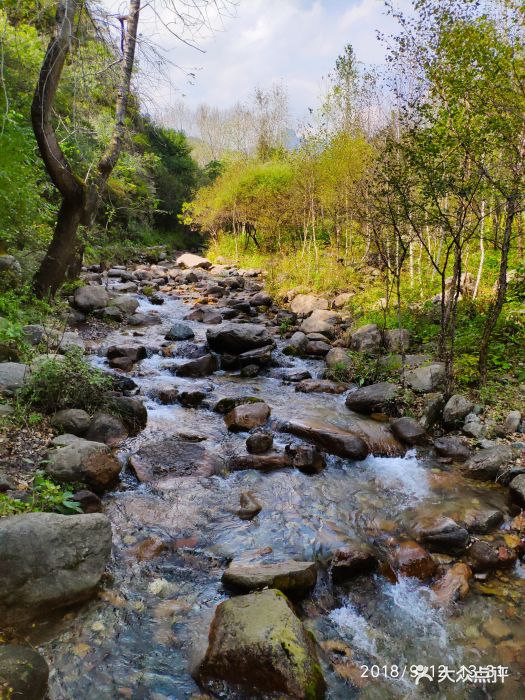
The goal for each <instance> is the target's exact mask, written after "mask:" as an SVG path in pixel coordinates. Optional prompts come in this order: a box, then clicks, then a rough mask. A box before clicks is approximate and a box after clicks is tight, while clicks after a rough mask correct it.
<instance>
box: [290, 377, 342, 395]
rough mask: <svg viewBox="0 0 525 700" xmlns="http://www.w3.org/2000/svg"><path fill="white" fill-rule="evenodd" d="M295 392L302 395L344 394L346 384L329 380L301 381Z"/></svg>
mask: <svg viewBox="0 0 525 700" xmlns="http://www.w3.org/2000/svg"><path fill="white" fill-rule="evenodd" d="M295 391H301V392H303V394H320V393H325V394H344V393H345V391H348V384H342V383H341V382H333V381H331V380H330V379H303V380H302V381H300V382H298V383H297V385H296V387H295Z"/></svg>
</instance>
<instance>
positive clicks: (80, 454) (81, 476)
mask: <svg viewBox="0 0 525 700" xmlns="http://www.w3.org/2000/svg"><path fill="white" fill-rule="evenodd" d="M70 438H71V439H70V441H69V444H66V445H65V446H64V447H59V448H58V449H53V450H50V452H49V453H48V456H47V462H46V465H45V470H46V472H47V473H48V474H49V475H50V476H51V477H52V478H53V479H56V480H57V481H60V482H62V483H67V484H69V483H77V482H78V483H81V484H85V485H86V486H88V487H89V488H91V489H93V491H96V492H97V493H100V492H102V491H105V490H106V489H109V488H112V487H113V486H115V484H116V483H117V482H118V479H119V475H120V464H119V462H118V460H117V458H116V457H114V456H113V455H112V454H111V451H110V449H109V447H108V446H107V445H104V444H102V443H100V442H92V441H90V440H84V439H83V438H79V437H75V436H70Z"/></svg>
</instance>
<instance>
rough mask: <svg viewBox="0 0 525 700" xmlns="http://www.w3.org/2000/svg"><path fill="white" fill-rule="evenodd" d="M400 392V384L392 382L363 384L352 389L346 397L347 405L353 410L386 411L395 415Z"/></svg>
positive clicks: (367, 413) (357, 411)
mask: <svg viewBox="0 0 525 700" xmlns="http://www.w3.org/2000/svg"><path fill="white" fill-rule="evenodd" d="M398 394H399V386H397V384H391V383H390V382H378V383H377V384H370V385H369V386H363V387H360V388H359V389H356V391H352V392H351V393H350V394H348V396H347V397H346V402H345V403H346V406H347V408H349V409H350V410H351V411H355V412H356V413H363V414H365V415H369V414H370V413H386V414H387V415H395V413H396V411H397V407H396V399H397V396H398Z"/></svg>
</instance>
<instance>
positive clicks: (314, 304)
mask: <svg viewBox="0 0 525 700" xmlns="http://www.w3.org/2000/svg"><path fill="white" fill-rule="evenodd" d="M290 309H291V310H292V311H293V312H294V313H295V314H300V315H301V316H307V315H308V314H311V313H312V311H315V310H316V309H328V300H327V299H323V298H322V297H318V296H316V295H315V294H297V296H295V297H294V298H293V299H292V302H291V304H290Z"/></svg>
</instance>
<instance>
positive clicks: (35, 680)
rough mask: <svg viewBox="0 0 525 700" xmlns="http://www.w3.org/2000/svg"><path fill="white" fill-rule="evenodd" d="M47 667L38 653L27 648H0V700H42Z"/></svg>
mask: <svg viewBox="0 0 525 700" xmlns="http://www.w3.org/2000/svg"><path fill="white" fill-rule="evenodd" d="M48 678H49V667H48V665H47V663H46V660H45V659H44V657H43V656H41V655H40V654H39V653H38V652H36V651H34V649H31V647H28V646H22V645H18V644H17V645H15V644H2V645H1V646H0V698H5V700H8V699H9V700H10V699H11V698H12V699H13V700H16V698H19V700H44V698H45V697H46V695H47V681H48Z"/></svg>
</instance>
